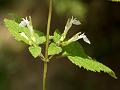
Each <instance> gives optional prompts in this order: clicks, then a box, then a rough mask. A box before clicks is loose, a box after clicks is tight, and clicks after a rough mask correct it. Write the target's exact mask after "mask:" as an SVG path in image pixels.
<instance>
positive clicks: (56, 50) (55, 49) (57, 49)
mask: <svg viewBox="0 0 120 90" xmlns="http://www.w3.org/2000/svg"><path fill="white" fill-rule="evenodd" d="M60 52H62V48H61V47H59V46H57V45H56V44H55V43H51V44H50V45H49V48H48V55H55V54H59V53H60Z"/></svg>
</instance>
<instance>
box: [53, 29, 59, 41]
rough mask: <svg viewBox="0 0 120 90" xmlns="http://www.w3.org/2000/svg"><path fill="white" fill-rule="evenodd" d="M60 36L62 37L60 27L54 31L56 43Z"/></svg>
mask: <svg viewBox="0 0 120 90" xmlns="http://www.w3.org/2000/svg"><path fill="white" fill-rule="evenodd" d="M60 37H61V34H60V32H59V31H58V29H57V30H55V32H54V37H53V41H54V42H55V43H57V42H58V41H59V40H60Z"/></svg>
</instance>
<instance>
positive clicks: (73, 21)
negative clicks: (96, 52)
mask: <svg viewBox="0 0 120 90" xmlns="http://www.w3.org/2000/svg"><path fill="white" fill-rule="evenodd" d="M80 24H81V23H80V21H78V20H77V19H76V18H73V17H72V18H71V19H68V21H67V24H66V26H65V30H64V32H63V34H62V37H61V38H60V41H61V42H63V41H64V39H65V38H66V35H67V33H68V31H69V29H70V28H71V27H72V25H80ZM79 39H83V40H84V41H85V42H86V43H88V44H91V43H90V41H89V39H88V38H87V37H86V35H85V34H84V33H81V32H78V33H77V34H75V35H74V36H73V37H72V38H70V39H69V40H68V41H65V42H64V43H66V44H69V43H72V42H75V41H77V40H79Z"/></svg>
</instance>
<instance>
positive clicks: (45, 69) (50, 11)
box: [43, 0, 52, 90]
mask: <svg viewBox="0 0 120 90" xmlns="http://www.w3.org/2000/svg"><path fill="white" fill-rule="evenodd" d="M51 15H52V0H50V2H49V14H48V22H47V34H46V47H45V61H44V71H43V90H46V75H47V62H48V61H49V58H48V46H49V33H50V24H51Z"/></svg>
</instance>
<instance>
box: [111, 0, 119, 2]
mask: <svg viewBox="0 0 120 90" xmlns="http://www.w3.org/2000/svg"><path fill="white" fill-rule="evenodd" d="M112 2H120V0H112Z"/></svg>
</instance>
